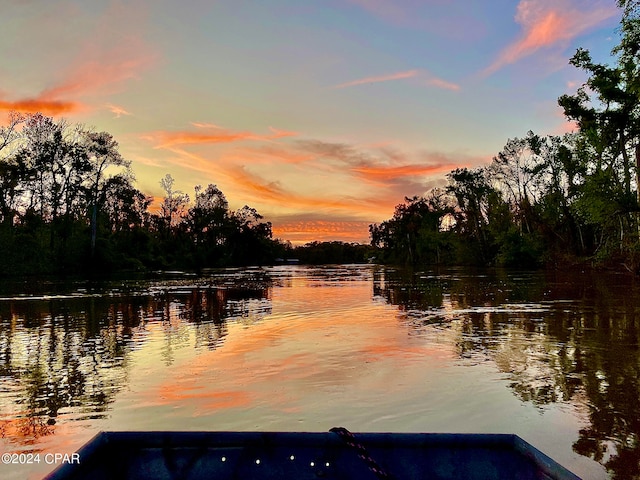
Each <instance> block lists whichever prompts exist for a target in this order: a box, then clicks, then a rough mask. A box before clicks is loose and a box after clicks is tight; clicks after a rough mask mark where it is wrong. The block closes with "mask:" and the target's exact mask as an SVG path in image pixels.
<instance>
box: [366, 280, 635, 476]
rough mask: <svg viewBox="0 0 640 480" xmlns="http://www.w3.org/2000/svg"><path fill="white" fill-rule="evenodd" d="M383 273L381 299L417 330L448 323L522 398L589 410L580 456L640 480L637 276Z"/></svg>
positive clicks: (465, 348)
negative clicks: (436, 321) (407, 314)
mask: <svg viewBox="0 0 640 480" xmlns="http://www.w3.org/2000/svg"><path fill="white" fill-rule="evenodd" d="M376 275H377V276H376V277H374V295H376V296H379V297H383V298H385V299H386V300H387V301H388V302H389V303H392V304H395V305H398V306H399V308H400V309H401V310H403V311H414V317H415V318H422V319H423V321H422V322H416V321H413V322H410V323H409V325H410V327H411V328H412V329H413V330H414V331H417V332H420V331H426V330H427V329H428V328H431V327H430V323H431V322H430V319H432V318H433V317H434V316H439V317H440V318H445V319H447V320H448V322H447V327H446V328H447V329H448V331H450V332H452V334H453V337H454V338H455V341H456V345H457V348H458V352H459V355H460V356H461V357H462V358H468V359H470V360H472V363H475V362H473V361H475V360H477V361H482V360H484V359H486V358H490V359H491V360H492V361H494V362H495V363H496V365H497V366H498V368H499V369H500V370H501V371H503V372H505V373H507V374H508V375H509V376H510V388H511V389H512V390H513V393H514V394H515V395H516V396H517V397H518V398H520V399H521V400H523V401H527V402H532V403H533V404H535V405H537V406H539V407H540V408H544V406H545V405H549V404H552V403H557V402H570V403H572V404H573V405H575V406H576V407H577V408H579V409H580V410H583V411H585V415H586V416H588V419H589V426H588V427H586V428H583V429H582V430H580V432H579V438H578V440H577V441H576V442H575V443H574V446H573V447H574V450H575V451H576V452H577V453H579V454H581V455H584V456H588V457H591V458H593V459H594V460H596V461H597V462H600V463H601V464H603V465H604V466H605V467H606V468H607V469H608V470H609V472H610V473H611V474H612V476H613V477H614V478H618V479H627V478H640V380H639V379H640V350H639V347H638V346H639V345H640V335H639V332H640V328H639V325H638V323H639V316H638V314H637V312H640V295H638V294H639V293H640V292H638V287H637V286H636V285H635V284H633V283H632V282H631V281H630V280H628V279H625V278H624V277H618V276H611V275H609V276H607V275H599V276H598V275H592V274H580V273H578V272H566V273H562V272H559V273H558V272H556V273H554V274H552V275H548V276H547V277H546V278H545V277H544V276H543V275H541V274H540V275H535V274H528V275H527V274H525V275H520V276H518V275H515V274H514V275H508V274H506V273H500V272H495V273H493V274H490V275H488V276H484V277H480V276H477V275H467V276H465V275H461V274H460V272H459V271H457V272H456V271H449V272H447V274H442V275H433V276H431V277H429V275H426V274H411V276H410V277H407V276H406V273H405V272H402V271H396V272H394V271H386V272H378V273H377V274H376ZM421 278H422V280H420V279H421ZM425 281H426V285H425V284H424V282H425ZM421 282H422V283H421ZM438 290H440V292H441V293H440V298H438V295H437V292H438ZM434 292H436V293H434ZM519 305H520V306H522V308H518V306H519ZM505 306H506V307H505ZM510 308H512V310H510ZM416 309H420V310H421V311H422V313H423V315H422V317H420V315H418V314H415V310H416Z"/></svg>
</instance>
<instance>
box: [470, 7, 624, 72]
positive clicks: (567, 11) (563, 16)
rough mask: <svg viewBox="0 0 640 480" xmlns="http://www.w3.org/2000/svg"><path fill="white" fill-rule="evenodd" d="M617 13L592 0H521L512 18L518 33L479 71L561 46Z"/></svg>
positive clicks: (501, 65)
mask: <svg viewBox="0 0 640 480" xmlns="http://www.w3.org/2000/svg"><path fill="white" fill-rule="evenodd" d="M618 13H619V12H618V10H617V8H616V7H615V6H614V5H612V4H609V3H603V2H594V1H592V0H568V1H564V2H559V1H557V0H521V1H520V3H519V4H518V7H517V12H516V16H515V21H516V23H518V24H520V25H521V27H522V34H521V35H520V37H519V38H518V39H517V40H516V41H515V42H513V43H512V44H511V45H508V46H507V47H505V48H504V49H503V50H502V52H500V54H499V55H498V57H497V58H496V59H495V60H494V61H493V63H492V64H491V65H489V66H488V67H487V68H486V69H485V70H484V71H483V72H482V73H483V75H490V74H492V73H494V72H496V71H497V70H499V69H501V68H502V67H504V66H506V65H509V64H512V63H515V62H517V61H518V60H520V59H522V58H524V57H527V56H529V55H532V54H533V53H535V52H536V51H538V50H539V49H541V48H547V47H551V46H554V45H561V46H564V45H566V44H567V43H568V42H569V41H570V40H572V39H573V38H575V37H577V36H579V35H581V34H583V33H585V32H587V31H589V30H591V29H593V28H594V27H596V26H597V25H600V24H601V23H603V22H605V21H606V20H608V19H610V18H611V17H613V16H615V15H617V14H618Z"/></svg>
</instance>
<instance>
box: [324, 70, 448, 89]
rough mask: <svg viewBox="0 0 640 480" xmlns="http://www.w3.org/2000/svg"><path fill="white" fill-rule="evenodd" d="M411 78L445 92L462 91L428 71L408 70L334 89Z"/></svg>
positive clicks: (361, 79) (357, 81)
mask: <svg viewBox="0 0 640 480" xmlns="http://www.w3.org/2000/svg"><path fill="white" fill-rule="evenodd" d="M410 78H413V79H416V80H419V81H420V82H421V83H422V84H423V85H426V86H430V87H436V88H442V89H445V90H460V85H458V84H456V83H453V82H449V81H447V80H444V79H442V78H438V77H436V76H435V75H433V74H431V73H430V72H428V71H426V70H418V69H416V70H406V71H403V72H397V73H390V74H387V75H377V76H371V77H364V78H359V79H357V80H351V81H349V82H345V83H340V84H338V85H334V87H333V88H335V89H341V88H349V87H356V86H358V85H369V84H372V83H382V82H393V81H397V80H407V79H410Z"/></svg>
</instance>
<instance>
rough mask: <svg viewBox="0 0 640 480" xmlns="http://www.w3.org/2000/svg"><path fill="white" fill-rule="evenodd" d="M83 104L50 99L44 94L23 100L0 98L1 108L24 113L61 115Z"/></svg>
mask: <svg viewBox="0 0 640 480" xmlns="http://www.w3.org/2000/svg"><path fill="white" fill-rule="evenodd" d="M80 107H81V104H79V103H77V102H72V101H65V100H48V99H46V98H44V97H42V96H39V97H36V98H24V99H22V100H14V101H9V100H2V99H0V110H5V111H12V110H15V111H17V112H23V113H37V112H40V113H43V114H45V115H61V114H64V113H70V112H75V111H77V110H79V109H80Z"/></svg>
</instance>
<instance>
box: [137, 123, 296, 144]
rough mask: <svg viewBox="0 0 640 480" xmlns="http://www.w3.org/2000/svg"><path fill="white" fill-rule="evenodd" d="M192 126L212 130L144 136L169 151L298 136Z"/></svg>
mask: <svg viewBox="0 0 640 480" xmlns="http://www.w3.org/2000/svg"><path fill="white" fill-rule="evenodd" d="M191 124H192V125H194V126H195V127H197V128H199V129H207V130H210V131H209V132H206V133H201V132H194V131H184V130H183V131H157V132H151V133H148V134H146V135H143V136H142V138H143V139H145V140H151V141H153V142H156V143H157V145H156V146H155V147H154V148H164V149H169V148H170V147H174V146H176V145H195V144H216V143H233V142H240V141H243V140H262V141H269V140H274V139H277V138H282V137H290V136H294V135H297V133H296V132H288V131H285V130H277V129H275V128H273V127H269V130H271V134H270V135H258V134H256V133H252V132H234V131H231V130H225V129H222V128H221V127H218V126H217V125H214V124H210V123H195V122H192V123H191Z"/></svg>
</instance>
